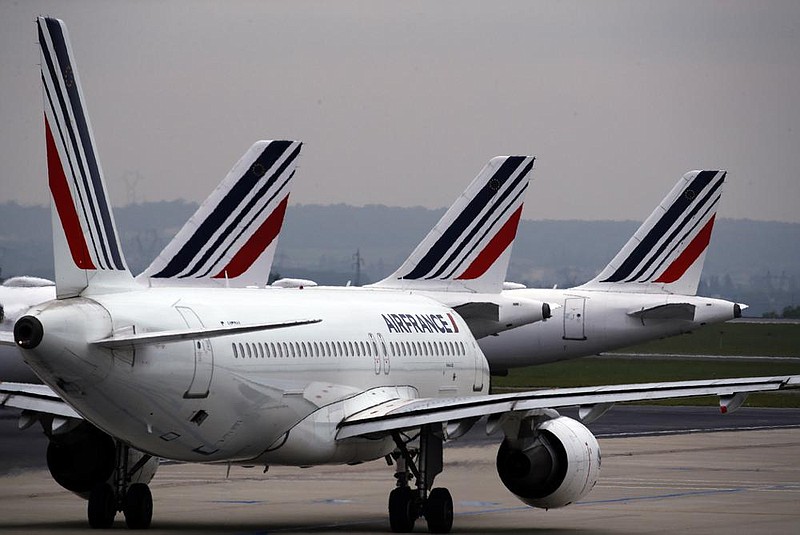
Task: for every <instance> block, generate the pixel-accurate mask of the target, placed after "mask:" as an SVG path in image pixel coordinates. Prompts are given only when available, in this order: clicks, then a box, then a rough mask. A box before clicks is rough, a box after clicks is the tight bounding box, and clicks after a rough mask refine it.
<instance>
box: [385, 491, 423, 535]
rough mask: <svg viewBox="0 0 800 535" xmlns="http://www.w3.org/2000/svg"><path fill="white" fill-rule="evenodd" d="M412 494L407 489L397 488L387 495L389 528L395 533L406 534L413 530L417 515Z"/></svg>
mask: <svg viewBox="0 0 800 535" xmlns="http://www.w3.org/2000/svg"><path fill="white" fill-rule="evenodd" d="M414 509H415V507H414V494H413V492H412V491H411V489H410V488H408V487H397V488H396V489H394V490H393V491H392V492H390V493H389V527H390V528H391V530H392V531H394V532H395V533H408V532H410V531H412V530H413V529H414V522H416V520H417V515H416V512H415V510H414Z"/></svg>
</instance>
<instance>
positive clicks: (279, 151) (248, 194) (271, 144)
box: [137, 141, 302, 287]
mask: <svg viewBox="0 0 800 535" xmlns="http://www.w3.org/2000/svg"><path fill="white" fill-rule="evenodd" d="M301 147H302V143H300V142H298V141H258V142H256V143H255V144H254V145H253V146H252V147H250V149H249V150H248V151H247V152H246V153H245V154H244V156H242V157H241V159H240V160H239V161H238V162H237V163H236V165H234V166H233V169H231V170H230V172H228V174H227V175H226V176H225V178H224V179H223V180H222V182H221V183H220V184H219V186H217V188H216V189H215V190H214V192H213V193H212V194H211V195H210V196H209V197H208V199H206V200H205V201H204V202H203V204H202V205H201V206H200V208H198V209H197V211H196V212H195V213H194V215H193V216H192V217H191V218H190V219H189V221H188V222H187V223H186V224H185V225H184V226H183V228H182V229H181V230H180V231H179V232H178V234H176V235H175V238H173V240H172V241H171V242H170V243H169V244H168V245H167V246H166V247H165V248H164V250H163V251H162V252H161V254H160V255H159V256H158V257H157V258H156V259H155V260H154V261H153V263H152V264H150V266H149V267H148V268H147V269H146V270H145V271H144V272H143V273H142V275H140V276H139V277H137V279H139V280H142V279H149V282H150V283H151V284H157V285H162V286H165V285H191V286H231V287H246V286H264V285H266V283H267V279H268V277H269V272H270V268H271V267H272V260H273V257H274V255H275V249H276V247H277V243H278V235H279V233H280V230H281V226H282V225H283V219H284V214H285V213H286V206H287V205H288V202H289V193H290V191H291V187H290V186H291V181H292V178H293V177H294V173H295V169H296V167H297V158H298V155H299V154H300V149H301Z"/></svg>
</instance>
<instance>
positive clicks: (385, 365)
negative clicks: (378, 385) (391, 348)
mask: <svg viewBox="0 0 800 535" xmlns="http://www.w3.org/2000/svg"><path fill="white" fill-rule="evenodd" d="M378 339H379V340H380V341H381V347H382V348H383V373H384V375H389V366H390V362H389V352H388V351H387V350H386V342H384V340H383V335H382V334H381V333H378ZM380 367H381V365H380V363H379V362H376V363H375V373H379V372H380V369H381V368H380Z"/></svg>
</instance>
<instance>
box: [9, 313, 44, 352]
mask: <svg viewBox="0 0 800 535" xmlns="http://www.w3.org/2000/svg"><path fill="white" fill-rule="evenodd" d="M43 337H44V327H42V323H41V322H40V321H39V320H38V319H36V318H34V317H33V316H23V317H21V318H20V319H19V320H17V323H15V324H14V341H15V342H16V343H17V345H18V346H19V347H21V348H22V349H35V348H36V347H37V346H38V345H39V343H41V341H42V338H43Z"/></svg>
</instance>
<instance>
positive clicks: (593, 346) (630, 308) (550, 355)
mask: <svg viewBox="0 0 800 535" xmlns="http://www.w3.org/2000/svg"><path fill="white" fill-rule="evenodd" d="M503 294H506V295H519V296H521V297H524V298H528V299H534V300H539V301H545V302H548V303H555V304H558V305H561V307H560V308H555V309H554V310H553V316H552V317H551V318H549V319H547V320H545V321H540V322H537V323H531V324H528V325H523V326H522V327H519V328H517V329H511V330H509V331H504V332H502V333H499V334H498V335H497V336H487V337H485V338H481V339H480V340H479V344H480V347H481V349H482V350H483V352H484V354H485V355H486V359H487V360H488V361H489V363H490V364H491V367H492V369H493V370H503V369H508V368H518V367H522V366H531V365H533V364H545V363H548V362H556V361H560V360H566V359H571V358H576V357H582V356H587V355H593V354H597V353H599V352H601V351H609V350H611V349H617V348H621V347H626V346H630V345H634V344H638V343H641V342H645V341H648V340H654V339H658V338H663V337H667V336H674V335H677V334H682V333H687V332H690V331H693V330H695V329H697V328H699V327H701V326H703V325H705V324H707V323H720V322H724V321H727V320H730V319H733V318H734V317H736V312H735V309H736V307H737V305H736V304H735V303H732V302H730V301H725V300H723V299H714V298H710V297H699V296H688V295H674V294H654V293H633V292H606V291H597V290H581V289H564V290H559V289H550V290H543V289H534V288H525V289H518V290H505V291H504V292H503ZM682 304H687V305H694V315H693V318H691V319H679V318H674V317H673V318H661V319H658V318H648V317H644V318H642V317H639V316H635V315H632V314H633V313H635V312H637V311H640V310H642V309H646V308H652V307H656V306H659V305H682Z"/></svg>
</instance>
